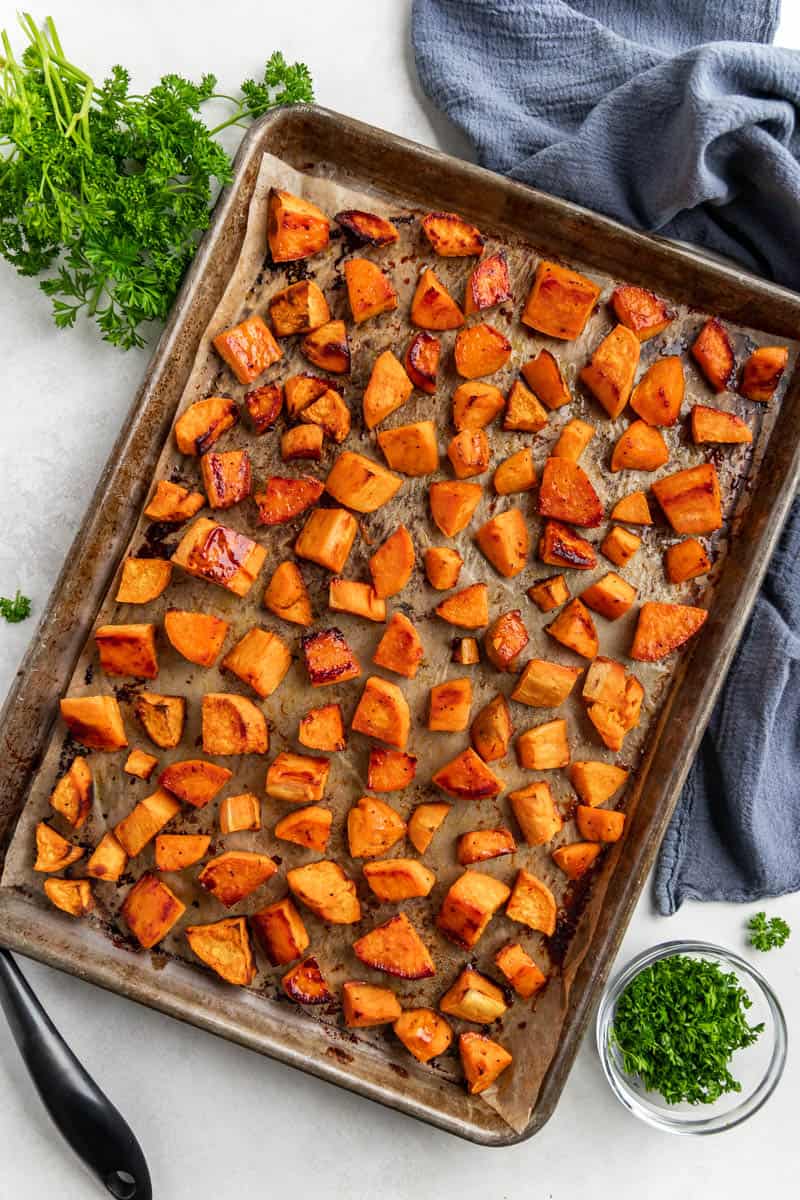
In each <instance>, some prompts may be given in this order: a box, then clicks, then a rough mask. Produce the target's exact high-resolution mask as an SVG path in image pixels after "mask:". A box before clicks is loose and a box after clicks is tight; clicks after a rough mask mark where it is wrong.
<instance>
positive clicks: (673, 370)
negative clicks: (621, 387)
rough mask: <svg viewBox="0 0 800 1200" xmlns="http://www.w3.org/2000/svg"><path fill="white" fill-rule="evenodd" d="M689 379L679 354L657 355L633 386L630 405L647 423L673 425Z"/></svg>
mask: <svg viewBox="0 0 800 1200" xmlns="http://www.w3.org/2000/svg"><path fill="white" fill-rule="evenodd" d="M685 387H686V381H685V379H684V375H683V363H682V362H681V360H680V358H679V357H678V356H677V355H676V354H669V355H667V356H666V357H664V358H657V359H656V361H655V362H654V363H653V364H652V366H650V367H648V368H647V370H646V371H645V373H644V375H643V376H642V378H641V379H640V380H639V382H638V383H637V385H636V387H635V388H634V389H633V395H632V396H631V408H632V409H633V411H634V412H635V413H636V415H637V416H638V417H641V418H642V420H643V421H646V422H647V424H648V425H664V426H669V425H674V424H675V422H676V421H677V420H678V417H679V416H680V412H681V405H682V404H683V395H684V390H685Z"/></svg>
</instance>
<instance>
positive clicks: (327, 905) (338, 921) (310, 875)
mask: <svg viewBox="0 0 800 1200" xmlns="http://www.w3.org/2000/svg"><path fill="white" fill-rule="evenodd" d="M286 882H287V883H288V885H289V890H290V891H291V892H292V893H293V895H294V896H295V897H296V898H297V899H298V900H299V901H300V902H301V904H304V905H305V906H306V908H308V909H310V910H311V912H313V913H314V914H315V916H318V917H319V918H320V920H322V921H329V922H330V924H331V925H354V924H355V923H356V922H357V921H360V920H361V904H360V903H359V900H358V896H357V895H356V885H355V884H354V883H353V881H352V879H349V878H348V876H347V875H345V873H344V871H343V870H342V868H341V867H340V866H339V864H338V863H335V862H330V861H329V860H327V859H323V860H322V861H321V862H313V863H308V864H307V866H305V867H294V868H292V870H290V871H287V872H286Z"/></svg>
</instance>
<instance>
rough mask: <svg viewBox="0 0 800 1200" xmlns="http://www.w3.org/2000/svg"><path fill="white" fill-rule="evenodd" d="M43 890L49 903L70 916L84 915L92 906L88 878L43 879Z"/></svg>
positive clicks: (92, 900)
mask: <svg viewBox="0 0 800 1200" xmlns="http://www.w3.org/2000/svg"><path fill="white" fill-rule="evenodd" d="M44 892H45V895H46V896H47V899H48V900H49V901H50V903H51V904H53V905H55V907H56V908H60V909H61V911H62V912H65V913H67V914H68V915H69V916H70V917H85V916H86V914H87V913H90V912H91V911H92V909H93V908H94V897H93V896H92V885H91V883H90V882H89V880H88V879H45V881H44Z"/></svg>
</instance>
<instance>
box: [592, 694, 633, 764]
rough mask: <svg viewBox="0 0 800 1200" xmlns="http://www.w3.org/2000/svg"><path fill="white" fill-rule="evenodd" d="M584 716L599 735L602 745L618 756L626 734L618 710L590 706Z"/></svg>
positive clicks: (605, 705)
mask: <svg viewBox="0 0 800 1200" xmlns="http://www.w3.org/2000/svg"><path fill="white" fill-rule="evenodd" d="M586 715H587V717H588V718H589V720H590V721H591V723H592V724H593V725H594V727H595V729H596V730H597V732H598V733H599V734H600V738H601V740H602V742H603V744H604V745H605V746H608V748H609V750H613V751H614V753H615V754H618V753H619V751H620V750H621V749H622V744H623V742H624V741H625V734H626V732H627V731H626V729H625V725H624V722H623V720H622V714H621V712H620V710H619V709H618V708H612V707H610V706H609V705H608V704H590V705H589V707H588V708H587V710H586Z"/></svg>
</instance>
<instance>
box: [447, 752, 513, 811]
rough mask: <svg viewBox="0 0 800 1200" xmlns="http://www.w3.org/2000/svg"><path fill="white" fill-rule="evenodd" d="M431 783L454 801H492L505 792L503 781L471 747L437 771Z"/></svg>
mask: <svg viewBox="0 0 800 1200" xmlns="http://www.w3.org/2000/svg"><path fill="white" fill-rule="evenodd" d="M431 782H432V783H433V784H435V786H436V787H438V788H441V790H442V791H443V792H444V793H445V794H446V795H447V796H452V797H453V799H454V800H486V799H488V800H491V799H493V798H494V797H495V796H499V795H500V793H501V792H502V790H503V781H502V779H500V778H498V776H497V775H495V773H494V771H490V770H489V768H488V767H487V766H486V763H485V762H484V761H483V759H481V758H479V757H478V755H477V754H476V753H475V751H474V750H473V749H472V747H471V746H469V747H467V749H466V750H462V751H461V753H460V754H457V755H456V757H455V758H454V759H451V761H450V762H448V763H445V765H444V766H443V767H439V770H438V771H435V772H434V774H433V777H432V780H431Z"/></svg>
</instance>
